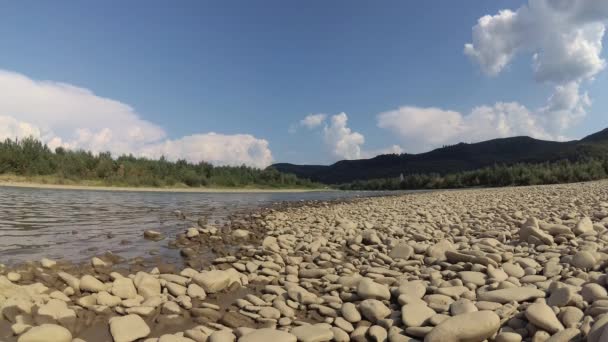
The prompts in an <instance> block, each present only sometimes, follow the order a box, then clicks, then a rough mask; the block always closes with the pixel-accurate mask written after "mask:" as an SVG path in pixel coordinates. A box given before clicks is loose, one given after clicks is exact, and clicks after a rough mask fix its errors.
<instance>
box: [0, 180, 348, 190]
mask: <svg viewBox="0 0 608 342" xmlns="http://www.w3.org/2000/svg"><path fill="white" fill-rule="evenodd" d="M0 187H11V188H29V189H52V190H89V191H120V192H175V193H281V192H325V191H340V190H335V189H299V188H295V189H289V188H285V189H265V188H173V187H168V188H160V187H159V188H155V187H126V186H101V185H71V184H44V183H36V182H28V181H25V182H21V181H6V180H0Z"/></svg>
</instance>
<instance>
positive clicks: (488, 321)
mask: <svg viewBox="0 0 608 342" xmlns="http://www.w3.org/2000/svg"><path fill="white" fill-rule="evenodd" d="M499 328H500V317H498V315H497V314H495V313H494V312H492V311H477V312H471V313H466V314H462V315H458V316H454V317H451V318H448V319H446V320H445V321H443V322H442V323H441V324H439V325H438V326H436V327H434V328H433V330H431V332H430V333H428V334H427V335H426V336H425V338H424V342H474V341H478V342H481V341H484V340H486V339H488V338H490V337H491V336H492V335H494V334H495V333H496V331H498V329H499Z"/></svg>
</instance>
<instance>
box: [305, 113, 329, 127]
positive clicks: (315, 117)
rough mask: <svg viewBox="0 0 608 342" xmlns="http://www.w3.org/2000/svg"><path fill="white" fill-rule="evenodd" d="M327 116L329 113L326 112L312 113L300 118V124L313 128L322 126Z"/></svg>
mask: <svg viewBox="0 0 608 342" xmlns="http://www.w3.org/2000/svg"><path fill="white" fill-rule="evenodd" d="M325 118H327V115H325V114H310V115H307V116H306V117H305V118H304V119H302V120H300V126H304V127H306V128H308V129H313V128H315V127H319V126H321V124H322V123H323V122H325Z"/></svg>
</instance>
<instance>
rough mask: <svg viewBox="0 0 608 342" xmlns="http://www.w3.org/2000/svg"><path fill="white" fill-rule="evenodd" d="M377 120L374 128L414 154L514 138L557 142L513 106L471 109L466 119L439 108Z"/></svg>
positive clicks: (408, 110)
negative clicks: (461, 144) (387, 132)
mask: <svg viewBox="0 0 608 342" xmlns="http://www.w3.org/2000/svg"><path fill="white" fill-rule="evenodd" d="M377 120H378V127H380V128H383V129H386V130H389V131H391V132H392V133H394V134H395V135H397V136H398V137H399V138H400V139H401V140H402V141H404V142H405V143H407V146H408V148H410V149H411V150H412V151H415V152H423V151H427V150H429V149H431V148H433V147H437V146H440V145H446V144H454V143H458V142H477V141H482V140H487V139H493V138H504V137H511V136H518V135H530V136H533V137H536V138H539V139H549V138H557V137H552V136H551V135H549V134H548V133H547V132H546V131H545V129H544V128H543V127H542V125H541V123H540V122H539V120H538V119H537V117H536V116H535V115H534V114H533V113H531V112H530V111H529V110H528V109H527V108H526V107H524V106H522V105H520V104H518V103H516V102H509V103H503V102H499V103H496V104H495V105H494V106H479V107H475V108H473V110H471V112H470V113H468V114H467V115H464V114H462V113H459V112H456V111H451V110H444V109H440V108H420V107H411V106H409V107H401V108H398V109H395V110H391V111H387V112H383V113H380V114H378V116H377Z"/></svg>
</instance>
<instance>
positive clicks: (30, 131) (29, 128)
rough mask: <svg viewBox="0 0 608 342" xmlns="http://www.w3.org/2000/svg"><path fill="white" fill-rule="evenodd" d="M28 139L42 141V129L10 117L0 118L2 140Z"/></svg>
mask: <svg viewBox="0 0 608 342" xmlns="http://www.w3.org/2000/svg"><path fill="white" fill-rule="evenodd" d="M27 137H34V138H37V139H40V138H41V135H40V129H38V127H36V126H34V125H32V124H30V123H27V122H22V121H18V120H16V119H15V118H13V117H10V116H0V140H5V139H13V140H14V139H21V138H27Z"/></svg>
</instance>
